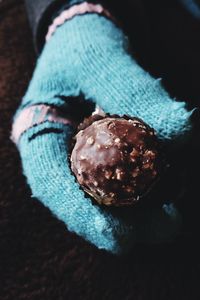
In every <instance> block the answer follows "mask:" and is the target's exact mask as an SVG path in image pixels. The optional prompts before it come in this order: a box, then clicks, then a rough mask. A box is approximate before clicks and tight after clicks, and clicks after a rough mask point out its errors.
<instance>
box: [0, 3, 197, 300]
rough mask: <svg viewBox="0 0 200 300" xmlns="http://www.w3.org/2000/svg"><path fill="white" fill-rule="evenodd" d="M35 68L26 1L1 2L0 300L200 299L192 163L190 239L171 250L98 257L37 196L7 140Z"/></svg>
mask: <svg viewBox="0 0 200 300" xmlns="http://www.w3.org/2000/svg"><path fill="white" fill-rule="evenodd" d="M34 64H35V54H34V51H33V45H32V41H31V32H30V29H29V26H28V21H27V17H26V14H25V8H24V5H23V2H22V1H21V0H18V1H17V0H15V1H11V0H6V1H1V2H0V299H1V300H13V299H15V300H25V299H31V300H33V299H34V300H35V299H38V300H39V299H40V300H41V299H43V300H51V299H52V300H54V299H55V300H64V299H65V300H66V299H67V300H71V299H73V300H76V299H84V300H89V299H95V300H96V299H108V300H110V299H120V300H122V299H123V300H131V299H134V300H151V299H152V300H157V299H162V300H164V299H166V300H173V299H176V300H178V299H188V300H189V299H192V300H195V299H200V289H199V279H200V259H199V250H200V249H199V247H198V238H199V228H200V227H199V223H198V219H199V210H198V209H197V207H195V208H194V203H197V202H198V201H199V195H198V185H199V176H195V175H194V174H193V173H192V171H193V169H194V167H193V166H194V165H193V164H192V163H191V170H190V172H191V174H189V176H190V177H191V184H190V185H189V190H188V192H187V195H186V197H185V201H183V203H182V204H181V206H182V209H183V211H185V229H186V230H185V234H184V236H183V237H182V236H181V237H180V238H178V239H177V241H175V242H174V243H173V244H171V245H168V246H167V245H163V246H157V247H156V246H154V247H153V246H152V247H150V246H149V247H147V246H146V247H145V246H137V247H136V248H135V249H134V251H133V252H132V253H130V254H129V255H127V256H126V257H114V256H112V255H110V254H108V253H105V252H104V251H99V250H97V249H96V248H95V247H93V246H92V245H89V244H88V243H87V242H85V241H83V240H82V239H81V238H80V237H78V236H76V235H75V234H72V233H70V232H68V231H67V229H66V227H65V226H64V225H63V223H62V222H60V221H58V220H57V219H56V218H55V217H53V216H52V214H51V212H50V211H49V210H48V209H47V208H45V207H44V206H43V205H42V204H40V203H39V201H37V200H36V199H33V198H31V192H30V189H29V187H28V186H27V184H26V180H25V178H24V176H23V175H22V170H21V163H20V158H19V155H18V152H17V150H16V148H15V146H14V145H13V144H12V142H11V141H10V140H9V134H10V129H11V120H12V116H13V114H14V112H15V110H16V108H17V106H18V104H19V102H20V101H21V97H22V96H23V94H24V92H25V90H26V87H27V84H28V82H29V79H30V77H31V73H32V70H33V68H34ZM193 163H194V162H193ZM195 187H196V189H195ZM195 195H196V196H195ZM191 207H193V209H191ZM191 232H192V233H193V234H191Z"/></svg>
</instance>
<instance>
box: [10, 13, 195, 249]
mask: <svg viewBox="0 0 200 300" xmlns="http://www.w3.org/2000/svg"><path fill="white" fill-rule="evenodd" d="M80 94H82V95H84V97H85V100H88V99H90V100H91V99H92V100H93V101H94V102H95V103H97V104H98V105H99V106H100V107H102V108H103V110H104V111H106V112H109V113H112V114H113V113H117V114H129V115H132V116H137V117H141V118H142V119H143V120H144V121H146V122H147V123H148V124H149V125H151V126H153V127H154V128H155V129H156V131H157V133H158V136H159V137H160V138H161V139H163V140H173V141H174V140H178V139H179V138H180V137H183V136H185V135H186V134H187V133H188V132H190V130H191V125H190V121H189V117H190V115H191V112H188V111H187V110H186V108H185V103H183V102H175V101H174V100H173V99H170V97H169V95H168V94H167V93H166V92H165V91H164V89H163V88H162V86H161V84H160V80H156V79H154V78H152V77H151V76H150V75H149V74H148V73H147V72H145V71H144V70H143V69H142V68H141V67H140V66H139V65H138V64H137V62H136V61H135V60H134V59H133V58H132V56H131V55H130V53H129V46H128V40H127V38H126V36H125V35H124V34H123V32H122V31H121V30H120V29H119V28H118V27H117V26H116V25H115V24H114V23H113V22H112V21H110V20H108V19H106V18H105V17H103V16H99V15H96V14H86V15H83V16H75V17H74V18H73V19H72V20H70V21H68V22H66V23H65V24H63V25H62V26H60V27H59V28H58V29H57V30H56V32H55V33H54V34H53V36H52V37H51V39H50V40H49V41H48V42H47V43H46V45H45V47H44V49H43V52H42V54H41V56H40V57H39V59H38V62H37V66H36V69H35V72H34V74H33V78H32V80H31V83H30V85H29V88H28V91H27V93H26V95H25V96H24V98H23V101H22V104H21V106H20V107H19V109H18V111H17V113H16V115H15V118H16V117H17V116H18V114H19V113H20V111H21V110H22V109H23V108H24V107H26V106H29V105H35V104H48V105H54V107H55V106H59V107H62V106H66V102H67V98H63V96H65V97H67V96H79V95H80ZM61 96H62V97H61ZM77 109H78V107H77ZM72 132H73V130H72V128H71V127H70V126H69V125H65V124H59V123H58V124H56V123H51V122H48V121H46V122H44V123H43V124H40V125H38V126H34V127H32V128H30V129H29V130H27V131H26V132H25V133H24V134H23V135H22V137H21V139H20V141H19V144H18V148H19V151H20V155H21V159H22V164H23V170H24V174H25V176H26V177H27V181H28V183H29V185H30V187H31V189H32V194H33V197H36V198H38V199H39V200H40V201H41V202H42V203H43V204H44V205H45V206H47V207H49V208H50V209H51V211H52V212H53V213H54V214H55V215H56V216H57V217H58V218H59V219H60V220H62V221H63V222H64V223H65V224H66V225H67V227H68V229H69V230H71V231H74V232H76V233H77V234H79V235H80V236H82V237H83V238H85V239H86V240H88V241H90V242H92V243H93V244H95V245H96V246H97V247H99V248H102V249H106V250H108V251H111V252H113V253H118V254H119V253H122V252H127V251H128V250H129V249H130V248H131V247H132V246H133V244H134V243H136V242H145V243H146V242H151V243H152V242H153V243H154V242H155V243H156V242H164V241H169V240H171V239H172V238H173V237H174V236H175V235H176V233H177V231H178V230H179V227H180V222H181V221H180V216H179V213H178V212H177V210H176V208H175V207H174V206H173V205H172V204H168V205H164V206H163V207H162V208H157V209H155V208H152V209H149V210H148V211H145V210H144V211H140V212H138V211H135V212H132V210H131V213H130V212H129V211H128V210H125V211H124V210H123V211H121V212H120V211H119V210H116V209H111V208H102V207H100V206H98V205H95V204H93V203H92V202H91V200H90V199H89V198H85V196H84V193H83V191H82V190H81V189H80V188H79V186H78V184H77V183H76V181H75V179H74V177H73V176H72V175H71V172H70V168H69V164H68V159H67V157H68V142H69V140H70V137H71V135H72Z"/></svg>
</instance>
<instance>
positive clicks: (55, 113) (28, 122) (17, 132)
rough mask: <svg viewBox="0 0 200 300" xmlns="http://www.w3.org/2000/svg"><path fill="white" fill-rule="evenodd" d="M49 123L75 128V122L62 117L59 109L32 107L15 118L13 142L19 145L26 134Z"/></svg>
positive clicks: (43, 105)
mask: <svg viewBox="0 0 200 300" xmlns="http://www.w3.org/2000/svg"><path fill="white" fill-rule="evenodd" d="M47 121H48V122H53V123H60V124H64V125H71V126H75V122H74V121H73V120H71V119H68V118H65V117H63V116H61V111H60V110H59V109H58V108H55V107H52V106H49V105H45V104H38V105H32V106H29V107H26V108H24V109H23V110H21V111H20V112H19V114H17V116H16V117H15V120H14V122H13V126H12V132H11V140H12V141H13V142H14V143H15V144H16V145H17V144H18V142H19V140H20V137H21V135H22V134H23V133H24V132H26V131H27V130H28V129H29V128H32V127H34V126H37V125H39V124H41V123H44V122H47Z"/></svg>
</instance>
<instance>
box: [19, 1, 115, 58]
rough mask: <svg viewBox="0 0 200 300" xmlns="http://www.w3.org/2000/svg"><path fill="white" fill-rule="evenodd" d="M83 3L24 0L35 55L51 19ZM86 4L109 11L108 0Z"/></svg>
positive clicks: (42, 42)
mask: <svg viewBox="0 0 200 300" xmlns="http://www.w3.org/2000/svg"><path fill="white" fill-rule="evenodd" d="M85 1H86V0H34V1H33V0H25V5H26V9H27V13H28V18H29V22H30V26H31V29H32V32H33V41H34V45H35V49H36V52H37V53H40V52H41V50H42V48H43V45H44V42H45V36H46V34H47V31H48V27H49V25H51V23H52V21H53V19H54V18H55V17H56V16H57V15H59V14H60V13H61V11H62V10H64V9H67V8H69V7H71V6H72V5H74V4H79V3H82V2H85ZM87 2H90V3H98V4H99V3H101V4H103V5H104V6H106V7H107V8H109V9H110V5H109V0H108V1H106V0H98V1H97V0H90V1H87ZM111 2H112V1H111ZM113 2H114V1H113ZM107 4H108V5H107ZM111 6H112V5H111Z"/></svg>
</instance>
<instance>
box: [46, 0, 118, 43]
mask: <svg viewBox="0 0 200 300" xmlns="http://www.w3.org/2000/svg"><path fill="white" fill-rule="evenodd" d="M86 13H96V14H100V15H103V16H104V17H107V18H109V19H111V20H113V21H114V22H115V23H116V20H115V18H114V17H113V16H112V15H111V14H110V12H109V11H108V10H107V9H105V8H104V7H103V6H102V5H101V4H93V3H89V2H83V3H79V4H77V5H73V6H71V7H69V8H67V9H64V10H63V11H62V12H61V13H60V14H59V15H58V16H57V17H56V18H55V19H54V20H53V23H52V24H51V25H50V26H49V28H48V32H47V35H46V41H48V40H49V39H50V38H51V36H52V34H53V33H54V32H55V31H56V28H57V27H58V26H60V25H62V24H64V23H65V22H66V21H68V20H70V19H72V18H73V17H75V16H77V15H84V14H86Z"/></svg>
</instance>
